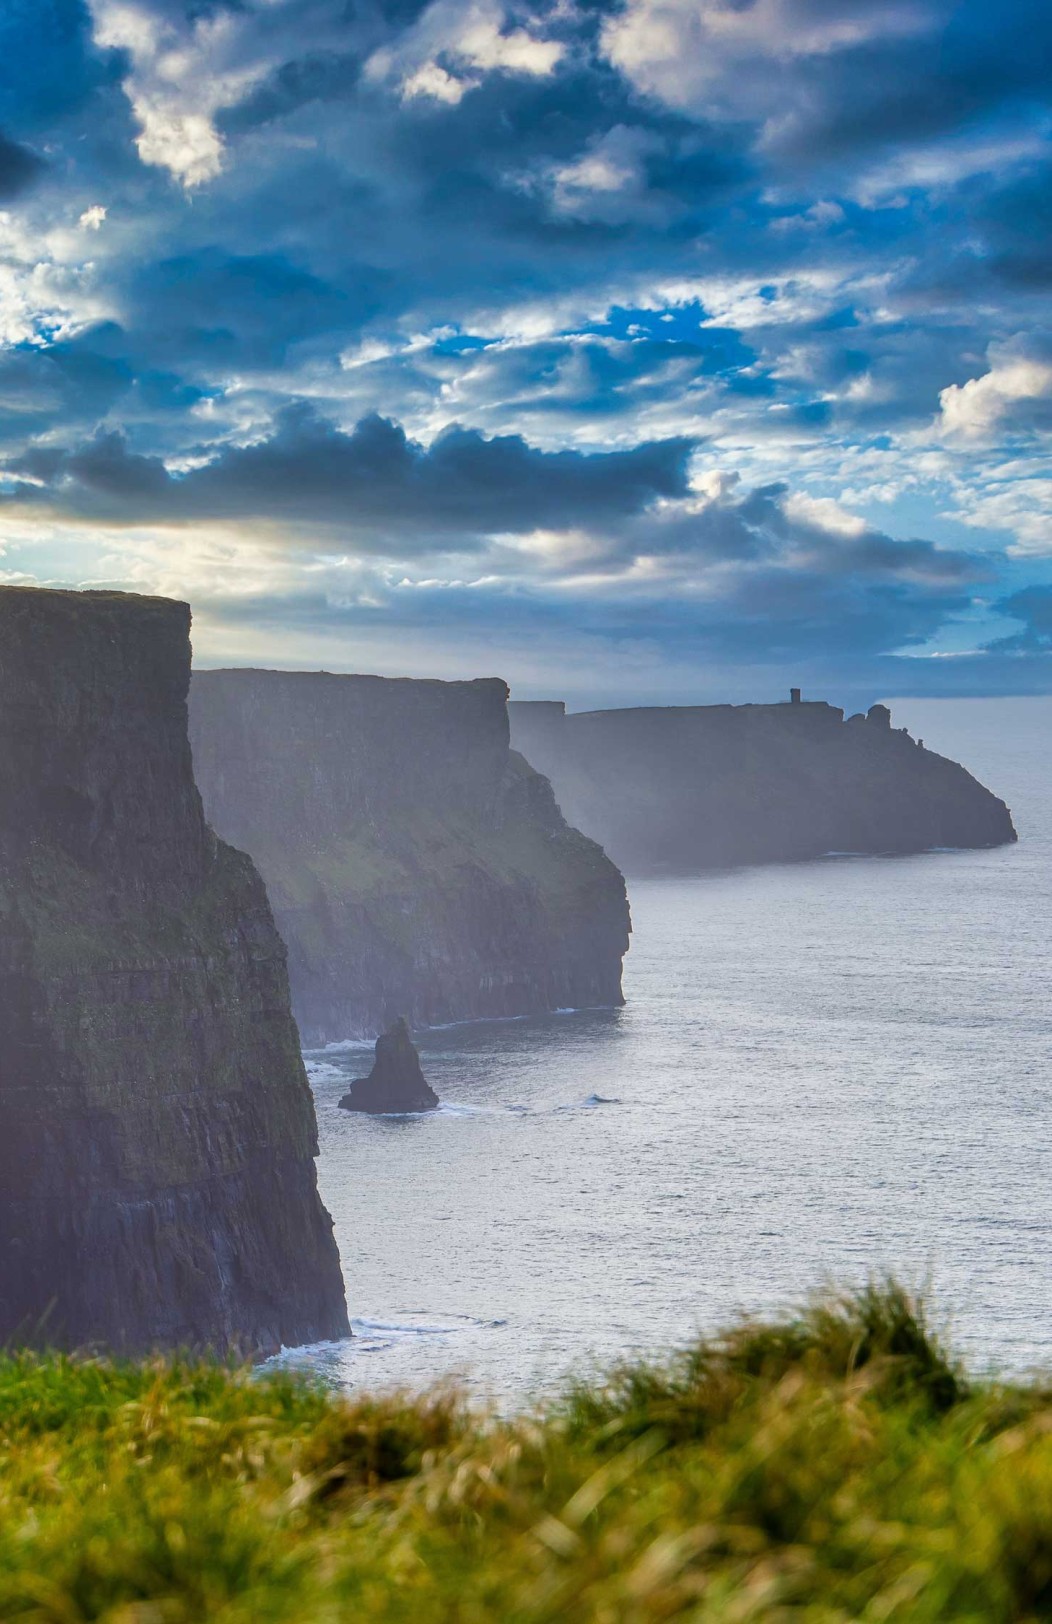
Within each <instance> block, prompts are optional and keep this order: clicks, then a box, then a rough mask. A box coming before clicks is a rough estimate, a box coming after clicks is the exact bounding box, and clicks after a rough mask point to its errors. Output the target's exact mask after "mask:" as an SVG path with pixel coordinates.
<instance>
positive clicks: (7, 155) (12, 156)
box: [0, 130, 45, 203]
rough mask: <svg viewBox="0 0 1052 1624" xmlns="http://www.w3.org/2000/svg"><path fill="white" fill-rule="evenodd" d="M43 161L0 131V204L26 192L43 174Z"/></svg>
mask: <svg viewBox="0 0 1052 1624" xmlns="http://www.w3.org/2000/svg"><path fill="white" fill-rule="evenodd" d="M44 168H45V165H44V161H43V159H42V158H38V157H37V155H36V153H35V152H31V151H30V150H29V148H28V147H23V146H20V145H19V143H18V142H17V141H11V140H9V139H8V137H7V136H6V135H5V134H4V133H3V131H2V130H0V203H7V202H9V201H10V200H11V199H12V198H16V197H18V196H19V194H20V193H22V192H24V191H26V190H27V189H28V188H29V187H30V186H31V185H32V184H33V182H34V181H35V180H36V179H37V178H38V177H39V176H40V175H41V174H43V172H44Z"/></svg>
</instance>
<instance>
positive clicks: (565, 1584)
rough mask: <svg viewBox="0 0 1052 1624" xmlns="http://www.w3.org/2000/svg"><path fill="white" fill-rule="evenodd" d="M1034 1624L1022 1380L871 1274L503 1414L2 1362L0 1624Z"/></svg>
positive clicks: (1044, 1461) (1037, 1512)
mask: <svg viewBox="0 0 1052 1624" xmlns="http://www.w3.org/2000/svg"><path fill="white" fill-rule="evenodd" d="M1050 1616H1052V1390H1050V1389H1049V1388H1048V1386H1043V1385H1041V1384H1039V1383H1037V1382H1034V1383H1029V1384H1027V1383H1017V1384H1011V1385H1009V1384H997V1383H991V1382H980V1381H975V1380H972V1381H969V1380H967V1379H966V1378H965V1376H964V1374H963V1373H962V1371H961V1369H960V1367H959V1366H958V1365H957V1364H955V1363H954V1361H953V1360H952V1359H951V1358H950V1357H949V1356H948V1355H947V1354H946V1352H945V1351H944V1350H943V1349H942V1347H941V1346H940V1343H939V1341H938V1339H937V1338H936V1337H934V1336H933V1335H932V1333H931V1331H930V1329H929V1328H928V1326H927V1324H926V1322H925V1318H924V1314H923V1311H922V1308H921V1307H920V1306H919V1305H918V1304H917V1303H916V1302H915V1301H914V1300H913V1299H912V1298H911V1297H910V1295H909V1294H908V1293H906V1292H904V1291H902V1290H901V1289H900V1288H899V1287H897V1286H896V1285H894V1284H888V1285H883V1286H879V1287H877V1286H874V1287H869V1288H867V1289H865V1290H863V1291H861V1292H857V1293H851V1294H845V1295H841V1296H837V1297H832V1298H825V1299H821V1300H817V1301H815V1302H814V1303H812V1304H811V1305H809V1306H808V1307H806V1308H805V1309H804V1310H802V1311H801V1312H800V1313H799V1314H797V1315H795V1316H793V1317H791V1318H787V1319H785V1320H784V1321H781V1322H778V1323H773V1324H760V1323H753V1322H745V1323H742V1324H740V1325H738V1326H736V1327H734V1328H732V1329H731V1330H730V1331H728V1332H727V1333H725V1334H724V1335H723V1336H720V1337H716V1338H713V1339H711V1340H708V1341H706V1342H703V1343H701V1344H699V1345H698V1346H696V1347H694V1348H692V1349H690V1350H689V1351H688V1352H686V1353H683V1354H681V1355H678V1356H676V1357H674V1358H672V1359H670V1360H668V1361H666V1362H665V1363H663V1364H644V1363H636V1364H628V1365H625V1366H624V1367H622V1368H620V1369H618V1370H615V1371H613V1372H612V1373H611V1374H610V1375H609V1376H606V1377H604V1378H602V1379H600V1380H596V1381H594V1382H591V1383H585V1382H581V1383H578V1384H577V1385H576V1386H574V1387H573V1388H572V1389H571V1390H570V1391H569V1392H567V1393H565V1394H564V1395H563V1396H562V1397H561V1398H560V1399H559V1400H558V1401H555V1402H553V1403H551V1404H549V1405H547V1406H545V1407H543V1408H542V1409H540V1410H538V1411H536V1412H535V1413H531V1414H527V1415H521V1416H516V1417H512V1418H501V1417H497V1416H494V1415H492V1414H487V1413H482V1412H480V1411H479V1410H478V1409H475V1408H472V1406H471V1405H470V1404H469V1403H468V1402H467V1400H466V1398H465V1397H464V1395H463V1394H459V1393H457V1392H456V1391H453V1390H449V1389H437V1390H434V1391H432V1392H430V1393H427V1394H424V1395H422V1396H419V1397H411V1396H408V1395H406V1394H394V1395H387V1396H371V1397H362V1398H357V1397H352V1398H350V1399H347V1398H335V1397H333V1396H331V1395H330V1394H327V1393H326V1392H325V1391H324V1390H323V1389H322V1388H321V1387H320V1386H319V1385H318V1384H314V1383H310V1382H306V1381H303V1380H300V1379H296V1378H292V1377H289V1376H259V1375H258V1374H253V1373H251V1372H246V1371H241V1370H234V1369H228V1368H224V1367H222V1366H219V1365H210V1364H198V1363H193V1362H187V1361H181V1360H170V1361H162V1360H156V1361H148V1362H145V1363H142V1364H131V1363H107V1362H105V1361H100V1360H94V1359H92V1360H88V1359H84V1360H78V1359H71V1358H65V1357H60V1356H48V1357H45V1356H28V1355H11V1356H8V1357H6V1358H4V1359H0V1619H2V1620H9V1619H11V1620H22V1621H27V1624H85V1621H88V1620H104V1621H106V1624H199V1621H219V1624H250V1621H251V1624H277V1621H282V1624H293V1621H295V1624H338V1621H343V1620H350V1619H353V1620H363V1621H366V1624H369V1621H385V1624H386V1621H395V1620H399V1621H413V1624H416V1621H420V1624H432V1621H434V1624H443V1621H449V1624H487V1621H495V1624H563V1621H576V1620H581V1621H588V1624H592V1621H594V1624H651V1621H654V1624H657V1621H662V1620H667V1619H685V1620H686V1619H689V1620H692V1621H697V1624H716V1621H719V1624H724V1621H726V1624H732V1621H733V1624H739V1621H745V1624H747V1621H749V1620H754V1619H756V1620H760V1619H763V1620H768V1619H769V1620H779V1621H790V1620H800V1621H806V1624H847V1621H850V1620H865V1621H873V1624H876V1621H877V1620H910V1621H914V1620H916V1621H918V1624H936V1621H939V1620H944V1619H950V1620H961V1621H962V1624H963V1621H978V1620H996V1621H1004V1624H1009V1621H1016V1620H1035V1621H1036V1620H1040V1619H1046V1618H1048V1617H1050Z"/></svg>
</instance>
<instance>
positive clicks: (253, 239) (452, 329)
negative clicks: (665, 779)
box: [0, 0, 1052, 697]
mask: <svg viewBox="0 0 1052 1624" xmlns="http://www.w3.org/2000/svg"><path fill="white" fill-rule="evenodd" d="M1050 48H1052V13H1050V12H1049V9H1048V7H1047V5H1045V4H1044V3H1042V0H1004V4H1003V5H1002V6H1001V7H1000V8H997V9H996V10H995V9H994V8H992V7H991V6H990V4H989V0H956V3H954V4H952V5H951V4H950V3H949V0H891V3H890V4H888V5H885V6H879V5H876V4H873V3H872V0H691V3H689V4H688V3H687V0H618V3H617V4H614V3H612V0H610V3H608V0H601V3H600V4H599V5H596V6H582V5H577V4H567V3H564V0H552V3H551V4H549V3H547V0H546V4H545V5H544V6H542V7H533V8H529V7H527V8H523V7H520V6H517V5H512V4H511V3H510V0H435V3H433V4H430V5H428V4H425V3H422V0H359V3H356V4H355V5H354V6H353V7H350V6H348V5H347V4H346V3H345V0H47V3H46V4H41V5H18V6H14V7H11V6H9V7H6V8H3V7H0V57H2V58H3V59H4V60H16V61H17V62H18V63H19V73H18V75H17V76H13V75H9V76H7V78H6V79H5V80H4V83H3V84H2V85H0V123H2V127H3V129H4V131H5V132H6V140H7V143H8V145H7V146H4V147H0V192H2V191H3V189H4V188H5V187H7V188H8V194H7V197H6V199H5V198H4V197H2V196H0V310H2V319H0V466H3V467H4V468H5V469H6V478H5V479H4V481H3V488H4V491H5V493H6V495H5V496H4V498H3V499H2V504H3V505H2V515H3V525H4V528H3V536H2V540H3V544H4V545H5V546H6V547H7V548H8V553H7V556H5V560H4V562H5V567H7V566H8V565H10V567H11V568H12V569H18V570H21V571H22V572H23V573H26V574H34V573H35V574H37V575H38V576H40V577H41V578H47V579H72V580H84V579H102V578H105V579H114V580H116V579H124V578H125V576H126V574H127V572H129V571H131V572H132V577H131V578H133V579H134V580H135V581H136V582H137V583H138V584H140V585H148V584H150V583H151V582H152V583H154V584H155V585H163V586H165V587H166V588H169V589H171V590H179V591H184V590H185V591H188V592H190V591H192V592H193V593H194V594H195V595H196V594H198V593H201V594H203V595H204V597H205V598H206V599H207V604H208V605H211V604H213V603H215V604H217V605H218V604H220V603H221V602H225V601H227V600H228V599H231V598H233V597H236V599H237V602H238V604H239V605H241V606H242V609H243V610H244V614H245V615H248V614H249V613H250V611H249V609H248V607H247V606H248V605H249V604H252V603H254V604H255V605H256V611H255V612H257V613H258V615H259V616H260V617H261V623H262V621H263V619H265V620H266V623H267V625H268V626H269V627H273V628H277V630H275V631H274V634H273V636H272V637H271V639H270V641H271V643H272V646H273V655H274V657H275V658H277V657H280V654H281V649H282V648H283V647H284V646H286V645H285V644H284V643H283V642H282V638H284V637H287V638H288V639H289V640H290V642H289V644H288V646H291V640H292V639H293V638H295V639H298V640H299V641H298V642H297V647H298V648H303V647H304V646H305V645H306V643H307V641H308V639H309V634H310V628H311V625H312V624H313V625H314V626H315V627H316V629H317V634H318V636H319V637H322V636H324V637H325V638H329V639H331V640H333V641H335V640H338V638H339V637H340V636H346V637H347V638H348V639H354V638H358V637H360V636H362V635H364V631H363V629H364V628H365V627H366V625H368V626H369V627H371V628H373V631H372V633H371V635H374V636H375V643H374V644H372V645H370V646H372V647H375V648H376V649H378V650H379V649H381V647H382V640H383V637H384V636H389V635H390V632H391V629H392V628H397V627H398V626H412V627H413V628H414V632H419V635H418V636H417V637H416V646H417V647H418V648H419V649H424V648H426V647H431V648H434V649H436V650H437V649H438V648H439V645H440V644H441V645H442V646H443V647H446V648H448V649H451V650H453V651H454V653H455V654H456V657H457V658H460V657H461V653H462V650H463V649H465V648H466V647H467V646H468V639H467V629H468V628H469V627H471V626H473V625H475V624H476V623H477V622H478V620H479V619H480V618H483V619H484V618H486V617H489V619H490V625H491V630H492V635H493V639H495V641H494V642H493V649H494V656H496V655H497V654H499V652H500V649H501V647H503V646H505V645H508V646H510V644H511V643H512V642H513V641H514V637H515V635H516V633H515V628H516V626H517V625H520V624H521V625H527V624H528V627H529V632H530V635H531V637H532V638H533V640H534V642H535V643H537V644H538V645H541V646H544V647H545V649H547V650H550V651H551V654H550V658H551V660H553V661H557V659H558V649H559V648H560V647H562V648H563V649H565V650H566V651H567V653H566V659H567V661H569V662H573V661H578V662H580V667H581V669H585V668H587V667H588V658H589V656H588V653H587V651H588V650H589V649H591V650H592V651H593V653H594V652H595V651H596V650H601V651H602V659H601V660H597V662H596V665H595V668H596V669H599V668H600V667H601V668H602V669H603V670H604V671H607V672H612V673H615V674H616V672H617V670H618V669H620V667H619V665H618V652H617V651H618V650H619V649H620V650H622V651H623V652H624V661H623V662H622V664H623V666H624V668H625V669H631V670H633V671H635V672H636V673H637V674H638V675H639V680H640V681H642V680H644V678H643V673H644V670H646V671H650V672H651V674H652V675H654V681H655V682H657V681H658V680H659V679H658V676H657V675H656V673H658V672H659V670H660V668H661V667H662V662H663V661H664V662H665V669H667V670H668V671H674V672H675V673H676V680H677V681H686V680H687V678H688V676H689V673H690V671H691V669H692V662H693V665H694V666H695V667H696V666H697V664H698V662H699V660H701V661H704V662H705V663H706V665H707V666H708V667H710V668H712V669H715V667H716V666H719V665H720V664H721V663H722V665H723V666H724V667H726V668H727V669H730V668H731V667H733V668H734V669H735V670H737V671H746V670H760V669H761V668H762V669H764V670H766V669H767V667H766V666H763V661H765V660H767V659H768V656H769V653H770V650H771V649H776V648H778V647H782V648H784V649H785V650H786V651H788V652H787V653H786V655H785V657H786V659H787V660H791V661H792V662H793V664H794V665H795V664H797V663H798V662H799V664H800V665H801V666H804V665H805V664H807V662H808V661H811V662H812V663H813V662H819V663H820V662H821V661H822V660H823V659H826V660H828V661H831V662H833V664H834V665H835V666H836V669H838V670H840V671H842V672H843V671H847V670H848V669H849V668H851V669H852V670H859V669H862V667H863V665H865V669H866V670H868V671H870V672H872V671H874V670H876V669H877V667H876V666H875V665H874V664H873V663H872V662H879V661H883V660H886V659H893V658H895V656H893V655H889V654H888V653H887V652H886V651H887V650H889V649H894V648H900V647H909V648H910V649H912V650H914V651H915V652H917V653H921V652H923V655H924V658H925V659H927V657H928V656H929V655H931V656H932V659H933V660H934V657H935V655H938V656H939V657H940V658H942V657H943V656H946V659H947V661H948V660H949V656H950V654H952V656H953V658H954V659H955V660H958V656H959V655H960V651H961V650H962V649H966V648H971V649H973V650H976V651H977V650H979V649H980V648H981V646H982V644H983V641H984V639H986V638H987V637H988V636H994V635H995V634H999V633H1000V632H1001V631H1003V629H1004V627H1003V625H1002V624H1000V622H999V620H998V617H999V616H1000V613H1001V612H1000V611H997V610H995V609H994V608H993V607H992V605H993V603H994V602H995V601H999V600H1003V599H1004V600H1006V599H1007V598H1008V597H1009V596H1011V595H1012V593H1013V592H1015V591H1017V590H1023V589H1025V588H1027V587H1028V586H1030V585H1032V584H1034V582H1035V581H1039V582H1040V579H1041V576H1042V571H1046V573H1047V570H1046V566H1045V565H1044V564H1043V562H1042V558H1043V556H1045V555H1047V553H1048V550H1049V538H1048V535H1047V523H1046V520H1045V517H1044V515H1045V513H1046V512H1047V511H1048V505H1049V488H1048V487H1049V481H1050V480H1052V460H1050V457H1049V454H1048V440H1047V429H1048V412H1049V397H1048V388H1047V383H1048V379H1047V369H1048V366H1049V364H1050V357H1052V351H1050V350H1049V348H1048V345H1047V310H1046V309H1045V308H1044V304H1043V301H1044V300H1045V299H1046V296H1047V289H1048V278H1049V265H1050V264H1052V254H1050V252H1049V246H1050V242H1052V236H1050V231H1052V212H1050V205H1052V167H1050V166H1049V164H1048V160H1047V134H1048V130H1049V128H1050V127H1052V126H1050V123H1049V120H1050V98H1049V91H1048V83H1047V72H1046V70H1045V66H1044V64H1045V61H1046V58H1047V54H1048V50H1049V49H1050ZM9 148H13V149H14V157H13V158H12V157H11V152H10V151H9ZM4 154H7V157H6V158H5V157H4ZM19 155H22V156H19ZM25 155H29V159H30V160H32V158H33V155H39V157H40V158H42V159H44V160H46V163H45V165H44V166H41V165H40V164H39V163H38V164H37V166H36V167H35V168H34V169H33V173H32V174H31V175H29V176H28V177H27V174H26V171H25V167H24V166H25V161H26V158H25ZM8 160H10V162H11V163H13V165H14V167H13V168H10V166H9V167H8V169H6V170H5V167H4V165H5V163H7V162H8ZM20 166H21V167H20ZM5 175H6V176H7V178H6V179H5ZM12 187H14V188H20V189H18V190H17V194H16V192H15V191H12V190H10V188H12ZM303 402H308V403H310V405H311V407H312V411H305V410H304V408H303V405H302V403H303ZM377 420H379V421H377ZM395 425H400V427H396V426H395ZM691 448H693V450H692V449H691ZM720 470H733V471H734V473H735V474H736V475H737V476H738V478H737V482H736V483H735V482H734V481H733V480H732V478H731V475H730V474H729V473H726V474H724V475H722V476H720V475H719V471H720ZM718 476H719V477H718ZM713 481H715V483H713ZM15 537H17V549H16V551H17V556H15V552H14V551H12V549H15V548H16V543H15V541H14V540H13V539H12V538H15ZM903 538H906V539H903ZM917 538H920V539H917ZM162 555H163V558H162ZM1039 555H1041V556H1039ZM322 580H324V582H325V589H324V591H321V590H320V587H319V583H320V582H321V581H322ZM403 580H404V581H405V582H406V583H408V584H406V585H404V586H403V585H401V584H400V583H401V582H402V581H403ZM428 583H430V584H428ZM312 594H313V595H312ZM410 601H411V602H412V604H413V608H412V610H410V608H409V607H408V606H409V603H410ZM342 604H346V605H347V606H348V607H346V608H344V607H341V605H342ZM268 606H269V607H268ZM206 612H207V613H213V610H212V609H211V608H208V607H207V606H206ZM239 613H240V611H239ZM214 617H215V618H214V619H213V621H212V626H213V630H214V633H215V637H216V638H219V637H220V636H224V635H225V636H229V637H230V638H231V639H233V638H234V632H233V625H234V622H233V620H232V619H231V618H230V616H229V615H228V616H227V618H226V619H225V620H224V619H223V618H222V614H221V612H220V609H219V608H216V609H215V610H214ZM312 617H314V618H313V621H312ZM472 617H475V618H474V620H473V619H472ZM517 617H518V618H517ZM992 621H997V622H998V623H997V624H996V625H994V627H993V630H991V622H992ZM246 624H247V622H246V621H245V619H244V618H241V619H239V621H238V625H239V626H240V627H241V628H242V629H243V628H244V627H245V625H246ZM283 626H284V627H285V631H284V632H282V631H281V627H283ZM223 628H225V630H224V629H223ZM377 628H380V629H379V630H377ZM241 635H242V633H241V632H239V633H238V636H239V637H240V636H241ZM245 635H246V636H247V633H245ZM488 635H489V633H488V632H485V631H483V630H480V631H479V632H478V638H479V639H480V641H479V642H477V643H474V644H471V646H472V647H473V648H475V649H476V651H480V652H478V658H480V659H481V658H482V653H483V652H485V648H486V646H487V645H485V644H484V642H482V641H481V639H483V638H484V637H485V636H488ZM502 639H503V640H504V641H503V642H502V641H501V640H502ZM443 640H444V641H443ZM213 646H215V645H213ZM231 646H233V643H232V644H231ZM237 646H239V647H240V646H243V645H242V644H241V643H238V644H237ZM823 650H825V651H826V652H825V653H823ZM640 651H644V652H640ZM865 651H870V652H865ZM881 651H884V652H881ZM258 653H259V651H258V650H257V655H258ZM304 657H305V658H307V657H308V656H307V655H304ZM449 657H450V658H452V657H453V655H452V654H451V655H450V656H449ZM464 657H465V658H466V655H465V656H464ZM526 657H527V656H526V653H525V649H524V650H523V652H522V659H523V660H525V659H526ZM421 658H423V656H422V655H421ZM436 658H437V655H436ZM443 658H445V656H443ZM974 658H975V659H976V660H977V661H978V660H980V655H979V654H978V652H976V653H975V655H974ZM991 658H992V657H991ZM1029 658H1030V655H1029V654H1028V653H1027V651H1025V650H1020V651H1017V652H1016V653H1012V654H1009V653H1002V654H998V655H997V656H996V659H997V660H999V661H1001V662H1002V664H1001V666H1000V667H999V668H998V669H1003V670H1007V669H1008V668H1009V666H1012V667H1014V668H1015V669H1017V670H1018V669H1020V668H1021V667H1022V666H1024V665H1025V664H1026V662H1027V660H1028V659H1029ZM604 662H605V663H604ZM865 662H870V663H869V664H865ZM486 664H487V666H488V667H489V668H491V669H499V668H500V663H499V661H498V660H497V659H496V658H495V657H494V658H492V659H490V658H487V660H486ZM947 668H948V666H947ZM955 669H956V670H957V671H958V672H960V671H962V670H964V666H963V665H961V664H960V663H959V660H958V663H957V665H956V667H955ZM974 669H975V670H979V669H980V666H978V665H977V666H976V667H975V668H974ZM986 669H988V670H991V669H993V667H992V665H990V664H988V665H987V667H986ZM610 680H611V681H613V680H614V679H613V677H611V679H610ZM648 680H649V679H648ZM743 680H744V679H743ZM763 680H764V681H766V680H767V679H766V677H765V678H764V679H763ZM884 680H890V679H887V678H885V679H884ZM969 680H972V679H969ZM974 680H976V681H978V680H980V679H979V678H977V677H976V678H975V679H974ZM998 680H1000V678H999V679H998ZM1019 680H1022V679H1021V678H1020V679H1019ZM670 697H675V696H674V694H673V695H670Z"/></svg>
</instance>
